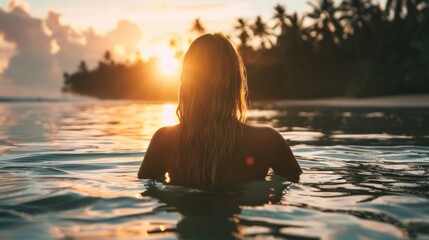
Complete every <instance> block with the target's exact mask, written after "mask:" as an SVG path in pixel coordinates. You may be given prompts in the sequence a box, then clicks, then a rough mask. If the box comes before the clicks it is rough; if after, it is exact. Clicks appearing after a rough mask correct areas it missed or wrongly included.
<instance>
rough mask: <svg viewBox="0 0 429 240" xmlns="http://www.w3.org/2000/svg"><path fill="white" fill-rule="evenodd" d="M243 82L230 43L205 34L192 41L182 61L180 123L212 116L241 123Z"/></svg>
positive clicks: (222, 38)
mask: <svg viewBox="0 0 429 240" xmlns="http://www.w3.org/2000/svg"><path fill="white" fill-rule="evenodd" d="M246 94H247V80H246V73H245V69H244V65H243V62H242V61H241V58H240V56H239V55H238V53H237V51H236V50H235V49H234V47H233V46H232V44H231V43H230V41H229V40H228V39H227V38H225V37H224V36H222V35H220V34H205V35H203V36H201V37H199V38H197V39H196V40H195V41H194V42H192V44H191V46H190V47H189V50H188V52H187V53H186V55H185V58H184V61H183V68H182V73H181V84H180V93H179V107H178V111H177V113H178V116H179V119H180V121H181V123H186V122H187V121H198V120H199V119H200V120H201V121H206V120H207V119H211V118H213V117H215V118H220V117H222V118H223V119H224V120H226V119H228V118H231V117H233V118H235V119H236V120H238V121H244V120H245V114H246Z"/></svg>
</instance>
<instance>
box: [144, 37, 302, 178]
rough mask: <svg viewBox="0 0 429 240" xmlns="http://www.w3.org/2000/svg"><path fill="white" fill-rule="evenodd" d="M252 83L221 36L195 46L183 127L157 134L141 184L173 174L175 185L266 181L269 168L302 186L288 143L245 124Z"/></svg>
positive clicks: (181, 112)
mask: <svg viewBox="0 0 429 240" xmlns="http://www.w3.org/2000/svg"><path fill="white" fill-rule="evenodd" d="M246 110H247V79H246V70H245V66H244V64H243V61H242V60H241V57H240V55H239V54H238V52H237V51H236V50H235V48H234V46H233V45H232V44H231V42H230V41H229V40H228V39H227V38H225V37H224V36H222V35H219V34H205V35H203V36H200V37H199V38H197V39H196V40H195V41H193V42H192V44H191V46H190V47H189V49H188V51H187V52H186V54H185V57H184V60H183V67H182V73H181V76H180V89H179V103H178V107H177V116H178V118H179V121H180V124H179V125H177V126H173V127H165V128H162V129H160V130H158V131H157V132H156V134H155V135H154V137H153V139H152V141H151V144H150V146H149V148H148V150H147V152H146V155H145V157H144V160H143V162H142V165H141V167H140V170H139V173H138V177H139V178H160V177H162V176H163V175H164V174H165V173H166V172H168V173H169V176H170V179H171V181H172V182H173V183H181V184H217V183H221V182H228V181H248V180H261V179H264V177H265V176H266V174H267V171H268V169H269V168H270V167H272V168H273V170H274V172H275V173H277V174H279V175H283V176H286V177H290V178H291V180H295V181H296V180H297V176H299V174H300V173H301V169H300V167H299V165H298V163H297V162H296V160H295V158H294V156H293V154H292V152H291V150H290V148H289V146H288V145H287V144H286V141H285V140H284V139H283V137H282V136H281V135H280V134H279V133H277V132H276V131H275V130H273V129H271V128H265V127H252V126H249V125H247V124H245V123H244V122H245V121H246Z"/></svg>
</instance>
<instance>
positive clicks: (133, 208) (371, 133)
mask: <svg viewBox="0 0 429 240" xmlns="http://www.w3.org/2000/svg"><path fill="white" fill-rule="evenodd" d="M249 116H250V117H251V121H252V122H253V123H254V124H261V125H269V126H272V127H274V128H276V129H277V130H278V131H280V132H281V134H282V135H283V136H284V137H285V139H287V140H288V142H289V144H290V145H291V146H292V149H293V151H294V153H295V155H296V156H297V159H298V161H299V163H300V164H301V166H302V168H303V170H304V172H305V173H304V174H303V175H302V178H301V182H300V183H298V184H292V183H290V182H287V181H285V180H284V179H282V178H280V177H278V176H271V175H268V176H267V180H266V181H263V182H251V183H246V184H237V185H234V186H226V187H224V188H222V189H219V190H218V191H216V192H213V191H204V190H198V189H191V188H184V187H178V186H171V185H168V184H165V183H161V182H156V181H149V180H138V179H136V172H137V170H138V167H139V164H140V162H141V159H142V157H143V156H144V153H145V150H146V148H147V146H148V143H149V141H150V138H151V136H152V134H153V133H154V131H156V129H158V128H159V127H161V126H165V125H172V124H175V123H176V122H177V119H176V118H175V105H174V104H160V103H145V102H13V101H12V102H7V103H0V238H1V239H3V238H4V239H35V238H39V239H82V238H95V239H100V238H126V239H133V238H135V239H142V238H148V239H149V238H150V239H154V238H159V239H171V238H181V237H182V238H204V237H206V238H214V237H218V238H222V239H227V238H238V239H241V238H258V237H259V238H264V237H274V238H280V239H281V238H288V239H318V238H320V239H372V238H377V239H380V238H382V239H404V238H411V239H428V238H429V230H428V229H429V180H428V166H429V109H427V108H412V109H407V108H392V107H390V108H376V107H371V108H364V107H321V106H318V107H312V106H287V105H285V104H283V103H279V102H272V103H259V104H258V103H255V104H253V110H251V111H250V112H249Z"/></svg>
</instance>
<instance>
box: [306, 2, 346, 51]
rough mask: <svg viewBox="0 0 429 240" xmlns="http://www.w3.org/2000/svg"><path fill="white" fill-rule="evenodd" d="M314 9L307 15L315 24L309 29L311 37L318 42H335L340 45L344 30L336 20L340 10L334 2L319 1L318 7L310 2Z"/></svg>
mask: <svg viewBox="0 0 429 240" xmlns="http://www.w3.org/2000/svg"><path fill="white" fill-rule="evenodd" d="M309 4H310V5H311V6H312V7H313V12H312V13H310V14H307V16H308V17H310V18H312V19H313V20H314V24H313V25H312V26H311V27H310V28H309V31H310V36H311V37H313V39H315V40H316V41H323V42H325V43H328V42H331V41H332V42H333V43H334V44H339V43H340V40H341V39H342V35H343V28H342V26H341V25H340V23H339V21H338V20H337V18H336V13H337V11H338V10H339V9H337V8H336V7H335V6H334V1H333V0H319V3H318V4H317V5H316V4H314V3H313V2H309Z"/></svg>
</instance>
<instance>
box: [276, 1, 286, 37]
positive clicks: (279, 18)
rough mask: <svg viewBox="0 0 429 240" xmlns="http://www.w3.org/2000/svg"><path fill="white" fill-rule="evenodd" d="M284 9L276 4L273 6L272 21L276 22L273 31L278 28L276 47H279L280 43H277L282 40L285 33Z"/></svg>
mask: <svg viewBox="0 0 429 240" xmlns="http://www.w3.org/2000/svg"><path fill="white" fill-rule="evenodd" d="M286 18H287V15H286V9H285V7H284V6H282V5H280V4H277V5H276V6H274V16H273V19H274V20H275V21H276V24H275V25H274V29H276V28H279V27H280V34H279V36H278V37H277V45H279V43H280V42H281V41H279V40H280V39H283V38H284V35H285V33H286V27H287V26H286Z"/></svg>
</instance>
